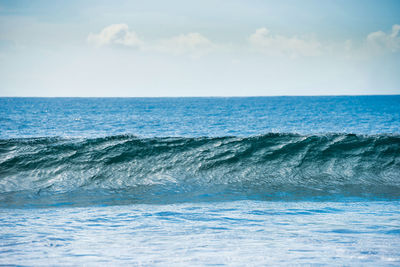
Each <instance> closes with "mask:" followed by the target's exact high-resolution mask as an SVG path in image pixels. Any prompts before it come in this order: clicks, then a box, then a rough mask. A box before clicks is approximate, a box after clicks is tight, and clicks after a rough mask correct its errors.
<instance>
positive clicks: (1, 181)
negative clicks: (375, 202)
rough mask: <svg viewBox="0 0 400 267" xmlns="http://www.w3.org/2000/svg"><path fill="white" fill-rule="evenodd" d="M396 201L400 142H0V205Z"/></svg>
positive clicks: (277, 137) (313, 138)
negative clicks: (377, 199)
mask: <svg viewBox="0 0 400 267" xmlns="http://www.w3.org/2000/svg"><path fill="white" fill-rule="evenodd" d="M342 197H356V198H358V197H361V198H385V199H400V136H399V135H374V136H366V135H354V134H328V135H307V136H304V135H297V134H277V133H273V134H266V135H261V136H253V137H198V138H187V137H165V138H139V137H135V136H130V135H121V136H109V137H103V138H95V139H76V138H74V139H65V138H25V139H7V140H0V206H1V207H25V206H28V207H32V206H38V207H41V206H52V205H57V206H58V205H113V204H129V203H156V204H161V203H174V202H191V201H224V200H235V199H259V200H297V199H302V200H304V199H310V200H313V199H316V200H318V199H333V200H335V199H338V198H342Z"/></svg>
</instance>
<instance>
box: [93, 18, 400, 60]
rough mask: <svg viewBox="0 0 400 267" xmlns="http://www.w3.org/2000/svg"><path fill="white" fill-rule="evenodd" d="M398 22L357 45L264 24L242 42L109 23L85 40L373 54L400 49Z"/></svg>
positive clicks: (277, 53)
mask: <svg viewBox="0 0 400 267" xmlns="http://www.w3.org/2000/svg"><path fill="white" fill-rule="evenodd" d="M399 33H400V25H398V24H395V25H393V26H392V30H391V32H388V33H386V32H383V31H377V32H372V33H370V34H368V35H367V36H366V38H365V41H364V42H363V44H361V45H360V46H358V47H357V46H355V45H354V43H353V42H352V40H346V41H345V42H343V43H322V42H320V41H319V40H317V39H316V38H314V37H307V36H285V35H280V34H272V33H271V32H270V30H269V29H267V28H266V27H262V28H259V29H257V30H255V32H254V33H253V34H251V35H250V36H249V37H248V38H247V39H246V42H245V45H244V46H243V45H233V46H232V44H218V43H215V42H213V41H211V40H210V39H208V38H207V37H206V36H204V35H202V34H200V33H197V32H190V33H186V34H180V35H177V36H172V37H170V38H165V39H159V40H152V41H144V40H143V39H140V38H139V37H138V36H137V34H136V33H135V32H134V31H133V30H130V29H129V27H128V25H126V24H112V25H110V26H107V27H105V28H103V29H102V30H101V31H100V32H99V33H90V34H89V35H88V37H87V42H88V43H89V44H90V45H92V46H94V47H103V46H123V47H129V48H137V49H140V50H142V51H146V52H155V53H167V54H172V55H189V56H191V57H195V58H196V57H200V56H203V55H206V54H208V53H210V52H213V51H216V50H218V51H220V52H224V51H225V52H232V51H233V52H238V51H246V50H247V51H253V52H254V51H255V52H257V53H261V54H263V55H265V56H269V57H288V58H299V57H317V56H323V55H332V54H334V55H339V56H340V55H343V56H348V55H349V54H350V55H356V54H358V55H364V56H365V55H367V56H371V55H376V54H377V53H396V52H399V51H400V36H399Z"/></svg>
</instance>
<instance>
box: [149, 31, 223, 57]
mask: <svg viewBox="0 0 400 267" xmlns="http://www.w3.org/2000/svg"><path fill="white" fill-rule="evenodd" d="M214 48H215V45H214V44H213V43H212V42H211V41H210V40H209V39H207V38H206V37H204V36H203V35H201V34H200V33H197V32H194V33H188V34H181V35H178V36H174V37H171V38H169V39H164V40H160V41H158V42H156V44H155V45H154V46H153V47H151V48H150V49H151V50H155V51H158V52H165V53H172V54H174V55H182V54H190V55H192V56H195V57H196V56H201V55H204V54H207V53H209V52H210V51H211V50H213V49H214Z"/></svg>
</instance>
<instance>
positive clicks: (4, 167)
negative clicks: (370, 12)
mask: <svg viewBox="0 0 400 267" xmlns="http://www.w3.org/2000/svg"><path fill="white" fill-rule="evenodd" d="M0 264H5V265H23V266H25V265H28V266H32V265H33V266H37V265H40V266H46V265H52V266H53V265H68V266H70V265H89V266H92V265H93V266H98V265H133V266H171V265H174V266H192V265H194V266H204V265H228V266H270V265H362V266H365V265H369V266H376V265H380V266H398V265H400V96H399V95H393V96H314V97H311V96H310V97H305V96H298V97H297V96H292V97H226V98H225V97H214V98H212V97H210V98H0Z"/></svg>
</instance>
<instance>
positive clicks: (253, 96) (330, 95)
mask: <svg viewBox="0 0 400 267" xmlns="http://www.w3.org/2000/svg"><path fill="white" fill-rule="evenodd" d="M399 95H400V93H393V94H338V95H333V94H327V95H248V96H244V95H243V96H241V95H232V96H224V95H216V96H213V95H210V96H0V98H256V97H324V96H326V97H340V96H349V97H354V96H399Z"/></svg>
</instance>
